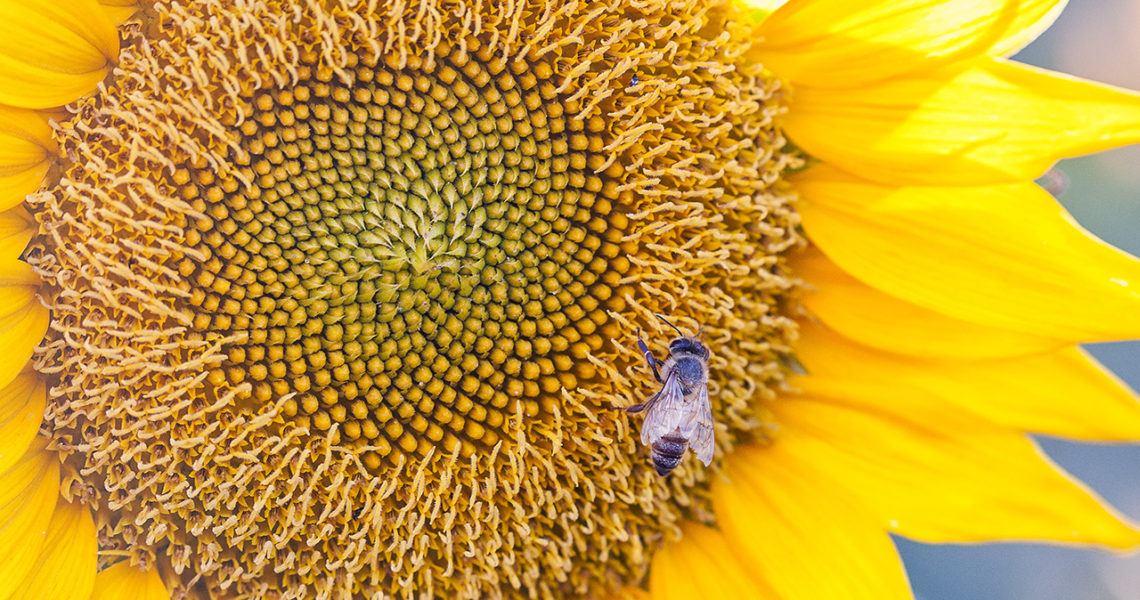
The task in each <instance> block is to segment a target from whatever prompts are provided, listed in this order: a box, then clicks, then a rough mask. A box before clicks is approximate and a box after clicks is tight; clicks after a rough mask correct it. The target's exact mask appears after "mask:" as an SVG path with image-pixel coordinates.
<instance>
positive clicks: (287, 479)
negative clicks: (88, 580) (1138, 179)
mask: <svg viewBox="0 0 1140 600" xmlns="http://www.w3.org/2000/svg"><path fill="white" fill-rule="evenodd" d="M238 4H239V6H236V7H235V6H234V3H231V2H228V1H225V0H198V1H196V2H193V3H186V4H183V3H179V2H172V3H170V4H164V3H161V2H160V3H158V4H156V5H155V7H154V8H153V10H149V9H148V11H146V12H145V13H144V16H143V18H142V20H141V21H140V23H139V24H138V26H137V27H134V28H132V29H128V30H125V32H124V35H125V36H126V37H127V43H126V44H125V49H124V50H123V52H122V55H121V56H120V57H119V63H118V64H119V67H118V68H117V69H116V71H115V73H114V75H113V77H112V78H111V79H110V80H109V81H108V83H107V85H106V89H104V90H101V91H100V93H98V94H96V95H95V96H93V97H91V98H86V99H83V100H81V101H80V102H79V103H78V106H77V110H76V115H75V117H74V118H73V119H71V120H70V121H68V122H67V123H64V124H63V125H61V126H60V129H59V131H58V133H57V137H58V138H59V143H60V147H61V148H62V149H63V151H64V153H65V154H66V156H67V157H68V162H67V164H66V165H65V166H64V169H65V175H64V177H63V178H62V179H61V181H60V182H59V184H58V185H57V186H55V187H54V189H51V190H49V191H48V192H45V193H41V194H38V195H35V196H33V197H31V198H30V199H29V202H28V205H29V208H30V209H31V210H32V212H33V214H34V215H35V217H36V219H37V220H38V221H39V223H40V224H41V235H40V236H39V237H38V238H37V240H35V241H34V242H33V244H32V245H31V246H30V248H29V251H28V253H27V256H28V261H29V262H30V263H31V264H33V266H34V267H35V268H36V269H37V271H38V272H39V273H40V274H41V275H42V277H43V278H44V280H45V282H46V285H45V290H44V296H45V302H46V303H47V304H48V305H49V306H50V308H51V309H52V323H51V328H50V331H49V334H48V336H47V339H46V340H45V341H44V343H43V344H42V346H41V347H40V348H39V349H38V350H37V355H36V358H35V366H36V368H37V369H38V370H39V371H40V372H41V373H43V374H44V375H45V376H47V377H48V378H49V381H50V393H49V396H50V397H49V403H48V409H47V415H46V419H45V430H46V432H47V433H48V434H49V435H50V436H51V437H52V440H53V444H54V447H55V448H57V449H58V450H59V451H60V452H61V454H62V455H63V457H64V458H65V460H66V463H67V464H66V468H67V469H68V472H69V473H72V474H73V476H69V479H68V484H69V486H70V489H69V493H70V494H72V495H74V496H77V497H79V498H82V499H84V500H85V501H88V502H90V503H92V504H93V505H94V506H95V507H96V516H97V523H98V526H99V531H100V545H101V548H103V549H104V550H110V551H112V552H108V553H107V555H108V556H121V555H123V554H124V553H125V554H128V555H131V556H132V557H133V558H134V559H135V560H138V561H144V562H156V563H157V564H158V565H159V566H160V567H161V568H162V569H163V572H164V573H167V574H168V584H169V585H171V586H172V589H174V590H175V595H176V597H177V595H178V594H183V593H185V594H187V595H189V596H191V597H206V598H288V599H299V598H309V597H329V598H334V599H338V600H340V599H348V598H361V597H401V598H411V597H416V598H418V597H435V596H438V597H448V598H451V597H454V598H483V597H487V598H494V597H503V596H509V597H543V598H546V597H574V596H589V597H596V596H600V595H602V594H603V593H605V592H606V591H607V590H612V589H613V588H615V587H617V586H619V585H622V584H634V585H636V583H637V582H638V581H639V580H641V578H643V576H644V574H645V572H646V570H647V568H648V564H649V559H650V556H651V553H652V550H653V548H654V547H655V545H656V544H657V543H658V542H659V541H660V540H661V539H662V538H663V537H664V536H665V535H667V534H668V533H669V532H671V531H675V530H676V527H677V525H676V524H677V523H678V521H679V520H680V519H681V518H682V517H689V518H696V519H700V520H705V521H709V520H711V519H712V516H711V512H710V511H709V510H708V508H709V507H708V497H707V481H708V480H709V478H710V477H712V476H713V475H712V473H714V472H715V468H716V465H715V464H714V465H713V468H712V469H709V470H705V469H703V468H701V467H698V466H696V465H695V464H693V463H692V461H689V463H685V464H682V465H681V467H680V468H679V469H678V470H677V471H676V472H675V473H674V475H672V476H671V477H670V478H668V479H662V478H660V477H659V476H658V475H657V474H656V473H655V472H654V471H653V468H652V466H651V465H650V463H649V460H648V456H647V452H646V450H645V449H644V448H642V447H641V446H640V443H639V441H638V439H637V435H636V431H635V428H636V427H637V421H630V420H629V419H627V418H626V417H625V416H624V415H621V414H620V413H618V412H616V411H613V410H612V408H613V407H614V406H622V405H629V404H633V403H635V402H640V401H641V400H643V399H644V398H646V397H647V396H648V395H649V394H651V393H653V392H654V391H656V388H657V387H658V384H656V382H654V381H653V380H652V377H651V376H650V375H649V373H648V372H647V371H646V370H645V367H644V358H643V357H642V356H641V355H640V354H639V353H638V351H637V349H636V343H635V332H636V331H637V329H638V328H639V327H641V328H645V329H647V330H648V329H650V328H652V327H654V326H656V324H658V321H657V320H656V318H655V317H654V316H653V315H654V314H657V313H661V314H665V315H667V316H669V317H672V318H674V319H676V320H677V322H678V324H680V325H681V326H682V327H692V328H693V329H694V330H695V329H696V325H697V324H703V325H705V326H706V329H705V333H704V336H705V339H706V340H707V341H708V344H709V347H710V349H711V350H712V355H713V359H712V362H711V363H710V364H711V374H712V375H711V385H710V387H711V392H712V396H713V398H714V401H713V413H714V416H715V419H716V421H717V427H718V428H717V442H718V450H717V452H718V454H721V453H723V452H727V451H730V449H731V448H732V446H733V445H735V444H736V443H738V442H739V441H740V440H742V439H748V438H749V437H750V436H751V435H752V432H753V431H755V430H756V428H757V426H758V425H759V424H760V423H761V422H762V421H763V408H762V402H763V401H765V400H767V399H769V398H771V396H772V394H773V390H774V389H775V388H776V387H778V386H779V384H780V383H781V381H782V378H783V368H782V367H781V366H780V362H779V358H780V356H781V355H782V354H783V353H786V352H788V351H789V348H790V343H791V340H792V339H794V336H795V325H794V321H793V320H792V319H790V318H788V316H787V313H788V309H787V308H786V305H787V304H788V303H789V301H788V298H789V297H790V295H791V292H792V290H793V289H794V287H795V286H794V282H793V281H792V280H791V279H790V278H789V277H788V276H787V275H786V271H785V267H784V264H783V253H784V252H785V251H787V250H788V249H789V248H792V247H795V246H796V245H797V244H798V243H799V242H800V239H799V237H798V234H797V233H796V223H797V221H796V215H795V213H794V211H793V210H792V208H791V207H790V200H791V193H790V191H789V190H787V189H786V188H784V187H782V186H781V184H780V176H781V173H782V172H783V171H784V170H785V169H786V168H788V167H789V166H792V165H794V164H796V161H797V159H796V158H794V157H793V156H791V155H789V154H787V153H786V152H785V151H784V150H783V146H784V140H783V138H782V136H781V135H780V133H779V131H778V130H777V129H776V127H775V125H774V124H773V119H774V117H775V116H776V115H778V114H779V112H780V111H781V110H782V105H781V102H782V100H781V97H780V88H779V84H778V83H777V82H775V81H773V80H771V79H770V78H769V77H768V76H767V75H766V74H765V73H764V72H763V70H762V68H761V67H760V66H759V65H751V64H747V63H745V62H743V61H742V59H740V57H741V56H742V55H743V54H744V52H745V50H746V49H747V47H748V44H749V39H750V37H749V36H750V31H751V29H750V25H749V24H748V21H747V17H746V16H745V15H742V14H741V13H739V12H738V9H737V7H735V5H733V4H732V3H719V2H712V3H707V2H698V1H694V2H690V3H676V2H673V3H664V2H663V3H660V4H659V5H652V6H651V5H641V4H634V3H629V4H628V5H626V4H622V5H621V6H620V7H618V8H616V9H615V8H614V7H609V8H608V9H605V8H606V7H599V6H598V5H597V4H596V3H591V2H576V1H574V0H570V1H565V0H558V1H552V2H545V1H538V0H535V1H533V2H519V3H514V4H510V5H509V6H505V7H504V6H497V5H496V6H492V7H484V6H483V5H482V4H478V5H468V4H466V3H450V2H448V3H436V2H433V1H427V2H424V3H422V4H418V5H416V6H417V7H418V8H408V7H406V6H405V5H404V4H403V3H396V4H395V5H393V6H388V4H389V3H378V4H379V5H377V3H371V4H372V5H375V6H372V8H369V6H368V5H369V4H370V3H361V2H355V1H351V0H342V1H330V2H322V3H296V2H291V1H287V0H251V1H250V2H245V3H238ZM603 9H605V10H603ZM610 9H613V10H610ZM384 11H390V12H384ZM662 335H663V336H664V335H667V334H662ZM651 341H652V342H653V343H652V345H653V346H654V348H655V349H656V350H657V351H658V353H659V358H664V354H663V352H664V348H665V345H666V343H667V338H666V339H660V338H658V339H655V340H651Z"/></svg>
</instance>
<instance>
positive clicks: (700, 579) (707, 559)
mask: <svg viewBox="0 0 1140 600" xmlns="http://www.w3.org/2000/svg"><path fill="white" fill-rule="evenodd" d="M681 532H682V535H681V539H679V540H671V541H668V542H666V543H665V545H664V546H663V547H662V548H661V549H660V550H658V551H657V552H656V553H655V554H654V555H653V563H652V564H651V565H650V567H649V593H650V595H651V596H652V597H653V600H691V599H692V598H741V599H746V598H756V599H757V600H761V599H767V598H774V597H775V596H774V595H773V593H772V590H771V589H770V588H769V587H768V586H766V585H765V584H764V582H763V581H762V580H760V579H759V578H758V577H757V575H758V574H757V572H756V571H752V572H749V571H748V570H746V569H745V567H744V566H743V565H742V564H741V563H740V561H738V560H737V559H736V556H735V555H734V553H733V550H732V548H731V547H730V546H729V545H728V541H727V540H726V539H725V536H724V535H723V534H722V533H721V532H719V531H717V530H715V529H710V528H708V527H705V526H703V525H700V524H697V523H693V522H686V523H685V524H684V525H682V527H681Z"/></svg>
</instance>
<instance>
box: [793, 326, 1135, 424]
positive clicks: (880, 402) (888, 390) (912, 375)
mask: <svg viewBox="0 0 1140 600" xmlns="http://www.w3.org/2000/svg"><path fill="white" fill-rule="evenodd" d="M796 351H797V357H798V358H799V360H800V362H801V363H802V364H803V366H804V368H805V369H806V370H807V372H808V374H807V375H806V376H803V377H797V378H795V379H794V380H793V381H792V385H794V386H797V387H798V388H800V389H801V390H803V392H804V394H805V395H807V396H810V397H813V398H826V399H827V400H829V401H831V402H834V403H838V404H843V405H850V406H854V407H857V408H860V409H861V410H868V411H875V412H878V413H882V414H884V415H897V416H894V417H890V418H905V419H913V420H915V421H916V422H918V423H935V424H939V423H941V422H942V421H944V420H946V419H948V418H950V417H949V416H948V415H951V413H953V415H951V416H954V418H961V419H970V420H971V421H970V422H969V423H967V424H964V425H962V426H963V427H967V428H972V427H977V426H981V427H997V428H1003V429H1008V430H1011V431H1016V432H1022V431H1029V432H1033V433H1044V434H1049V435H1057V436H1063V437H1070V438H1078V439H1088V440H1123V441H1128V440H1135V439H1140V400H1138V399H1137V398H1136V396H1135V395H1134V394H1132V392H1131V391H1129V390H1128V389H1127V388H1126V387H1124V386H1123V385H1122V384H1121V383H1120V382H1119V381H1118V380H1117V379H1116V378H1115V377H1113V376H1112V375H1110V374H1109V373H1108V372H1107V371H1106V370H1104V369H1103V368H1102V367H1100V366H1099V365H1098V364H1096V362H1095V361H1093V360H1092V359H1091V358H1090V357H1089V356H1088V355H1086V354H1085V353H1084V352H1082V351H1081V350H1079V349H1077V348H1074V347H1067V348H1060V349H1057V350H1053V351H1050V352H1046V353H1042V354H1034V355H1029V356H1021V357H1016V358H1008V359H1004V360H980V361H977V360H974V361H971V360H948V359H927V358H917V357H913V356H904V355H901V354H894V353H890V352H883V351H880V350H875V349H873V348H868V347H866V346H863V345H860V344H856V343H854V342H850V341H848V340H846V339H844V338H842V337H840V336H839V335H836V334H835V333H834V332H831V331H830V330H828V329H827V328H826V327H821V326H819V325H811V324H808V323H804V324H802V326H801V335H800V340H799V342H798V343H797V346H796ZM1077 399H1079V400H1077ZM979 424H980V425H979Z"/></svg>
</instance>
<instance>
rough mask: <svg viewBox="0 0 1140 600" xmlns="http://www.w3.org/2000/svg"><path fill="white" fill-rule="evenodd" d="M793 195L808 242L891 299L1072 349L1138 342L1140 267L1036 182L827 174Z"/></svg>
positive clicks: (816, 175)
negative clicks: (877, 180) (923, 182)
mask: <svg viewBox="0 0 1140 600" xmlns="http://www.w3.org/2000/svg"><path fill="white" fill-rule="evenodd" d="M797 186H798V188H799V190H800V193H801V196H802V199H803V202H801V205H800V215H801V217H802V219H803V224H804V228H805V229H806V231H807V233H808V235H809V236H810V237H811V239H812V241H813V242H814V243H815V244H816V245H817V246H819V248H820V249H821V250H822V251H823V253H824V254H826V255H827V256H828V257H829V258H830V259H831V260H833V261H834V262H835V263H836V264H837V265H839V266H840V267H841V268H842V269H843V270H845V271H847V272H848V273H850V274H851V275H853V276H854V277H856V278H858V279H859V280H861V281H863V282H865V283H867V284H869V285H871V286H873V287H875V288H877V289H879V290H882V291H884V292H886V293H887V294H890V295H892V296H895V297H897V298H901V299H903V300H906V301H908V302H912V303H914V304H917V305H919V306H922V307H925V308H927V309H930V310H933V311H936V312H939V313H942V314H945V315H949V316H951V317H954V318H957V319H961V320H965V321H970V322H972V323H977V324H980V325H985V326H989V327H995V328H999V329H1009V330H1013V331H1020V332H1024V333H1028V334H1030V335H1034V336H1039V337H1048V338H1053V339H1057V340H1063V341H1068V342H1085V341H1097V340H1116V339H1129V338H1134V337H1140V310H1137V307H1138V306H1140V287H1138V286H1140V260H1137V259H1136V258H1134V257H1131V256H1129V255H1127V254H1124V253H1123V252H1120V251H1119V250H1116V249H1115V248H1113V247H1111V246H1109V245H1107V244H1105V243H1103V242H1101V241H1100V240H1097V239H1096V238H1094V237H1092V236H1091V235H1090V234H1088V233H1087V232H1086V231H1084V230H1083V229H1081V228H1080V227H1079V226H1078V225H1077V224H1076V223H1074V222H1073V221H1072V219H1071V218H1069V217H1068V215H1067V214H1066V213H1065V212H1064V210H1063V209H1062V208H1061V206H1060V205H1059V204H1057V202H1056V200H1055V199H1054V198H1053V197H1052V196H1050V195H1049V194H1047V193H1046V192H1045V191H1044V190H1041V189H1040V188H1038V187H1037V186H1035V185H1033V184H1031V183H1021V184H1011V185H1005V186H988V187H970V188H965V187H964V188H945V187H902V188H896V187H890V186H885V185H877V184H874V183H870V182H867V181H864V180H860V179H858V178H856V177H853V176H849V175H845V174H843V173H842V172H840V171H837V170H835V169H831V168H828V167H820V168H814V169H810V170H808V171H807V172H806V173H803V174H802V176H800V177H798V179H797Z"/></svg>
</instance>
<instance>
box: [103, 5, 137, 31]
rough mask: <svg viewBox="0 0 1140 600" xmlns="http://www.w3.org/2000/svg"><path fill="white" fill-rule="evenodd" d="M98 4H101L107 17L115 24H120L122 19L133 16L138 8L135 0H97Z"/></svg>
mask: <svg viewBox="0 0 1140 600" xmlns="http://www.w3.org/2000/svg"><path fill="white" fill-rule="evenodd" d="M99 4H101V5H102V6H103V12H105V13H106V14H107V18H109V19H110V20H111V22H112V23H114V24H115V25H116V26H118V25H122V24H123V22H124V21H126V20H127V19H130V18H131V17H133V16H134V15H135V13H136V12H138V10H139V5H138V3H137V2H135V0H99Z"/></svg>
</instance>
